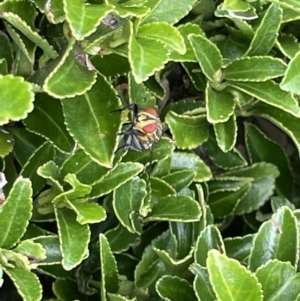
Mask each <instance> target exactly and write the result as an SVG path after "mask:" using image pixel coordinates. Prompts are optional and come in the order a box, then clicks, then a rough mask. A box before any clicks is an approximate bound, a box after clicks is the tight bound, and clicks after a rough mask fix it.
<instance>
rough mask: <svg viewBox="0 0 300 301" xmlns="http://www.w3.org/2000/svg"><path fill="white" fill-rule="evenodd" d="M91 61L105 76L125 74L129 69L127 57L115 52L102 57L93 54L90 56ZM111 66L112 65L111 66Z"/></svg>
mask: <svg viewBox="0 0 300 301" xmlns="http://www.w3.org/2000/svg"><path fill="white" fill-rule="evenodd" d="M91 62H92V64H93V65H94V66H95V68H96V69H97V70H101V74H103V75H104V76H106V77H109V76H117V75H121V74H126V73H128V72H129V71H130V66H129V61H128V58H126V57H123V56H120V55H117V54H115V53H112V54H109V55H104V56H103V57H101V56H100V55H95V56H93V57H91ZM112 66H114V67H113V68H112Z"/></svg>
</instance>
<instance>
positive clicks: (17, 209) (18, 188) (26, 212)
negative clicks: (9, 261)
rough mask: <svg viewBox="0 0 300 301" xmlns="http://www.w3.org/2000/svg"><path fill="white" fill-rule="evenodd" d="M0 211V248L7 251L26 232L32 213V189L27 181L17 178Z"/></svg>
mask: <svg viewBox="0 0 300 301" xmlns="http://www.w3.org/2000/svg"><path fill="white" fill-rule="evenodd" d="M1 209H2V210H1V211H0V228H1V229H5V231H0V246H1V247H2V248H6V249H9V248H11V247H12V246H14V245H15V244H16V243H17V242H18V241H19V239H20V238H21V237H22V236H23V234H24V233H25V231H26V227H27V225H28V223H29V220H30V217H31V214H32V213H31V212H32V189H31V183H30V180H29V179H23V178H22V177H20V178H18V179H17V180H16V181H15V183H14V185H13V187H12V188H11V190H10V192H9V195H8V197H7V199H6V201H5V202H4V204H3V206H2V208H1Z"/></svg>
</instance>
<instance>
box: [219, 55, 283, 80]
mask: <svg viewBox="0 0 300 301" xmlns="http://www.w3.org/2000/svg"><path fill="white" fill-rule="evenodd" d="M286 68H287V66H286V64H285V63H284V62H283V61H282V60H280V59H278V58H273V57H271V56H253V57H243V58H238V59H236V60H234V61H232V62H231V63H230V64H229V65H228V66H227V67H226V69H225V70H224V73H223V75H224V79H227V80H232V81H245V82H248V81H250V82H252V81H253V82H263V81H266V80H269V79H272V78H276V77H279V76H283V75H284V74H285V71H286Z"/></svg>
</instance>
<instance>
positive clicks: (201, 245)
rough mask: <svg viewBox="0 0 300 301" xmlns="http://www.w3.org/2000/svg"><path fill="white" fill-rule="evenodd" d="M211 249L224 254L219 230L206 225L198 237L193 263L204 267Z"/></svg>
mask: <svg viewBox="0 0 300 301" xmlns="http://www.w3.org/2000/svg"><path fill="white" fill-rule="evenodd" d="M212 249H216V250H219V251H220V252H223V253H225V247H224V243H223V240H222V236H221V233H220V231H219V229H218V228H217V227H216V226H213V225H208V226H207V227H205V228H204V229H203V230H202V231H201V233H200V235H199V236H198V239H197V242H196V248H195V253H194V258H195V263H198V264H200V265H201V266H203V267H206V260H207V256H208V252H209V250H212Z"/></svg>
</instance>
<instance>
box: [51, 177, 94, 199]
mask: <svg viewBox="0 0 300 301" xmlns="http://www.w3.org/2000/svg"><path fill="white" fill-rule="evenodd" d="M64 182H67V183H68V184H70V186H71V189H68V190H67V189H65V190H66V191H65V192H62V193H61V194H59V195H57V196H56V197H55V198H54V199H53V200H52V202H53V203H61V202H64V201H66V200H69V201H73V200H77V199H81V198H84V197H86V196H87V195H88V194H89V193H90V192H91V190H92V187H91V186H89V185H86V184H82V183H80V182H79V181H78V180H77V178H76V175H74V174H67V175H66V176H65V177H64ZM68 188H69V187H68Z"/></svg>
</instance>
